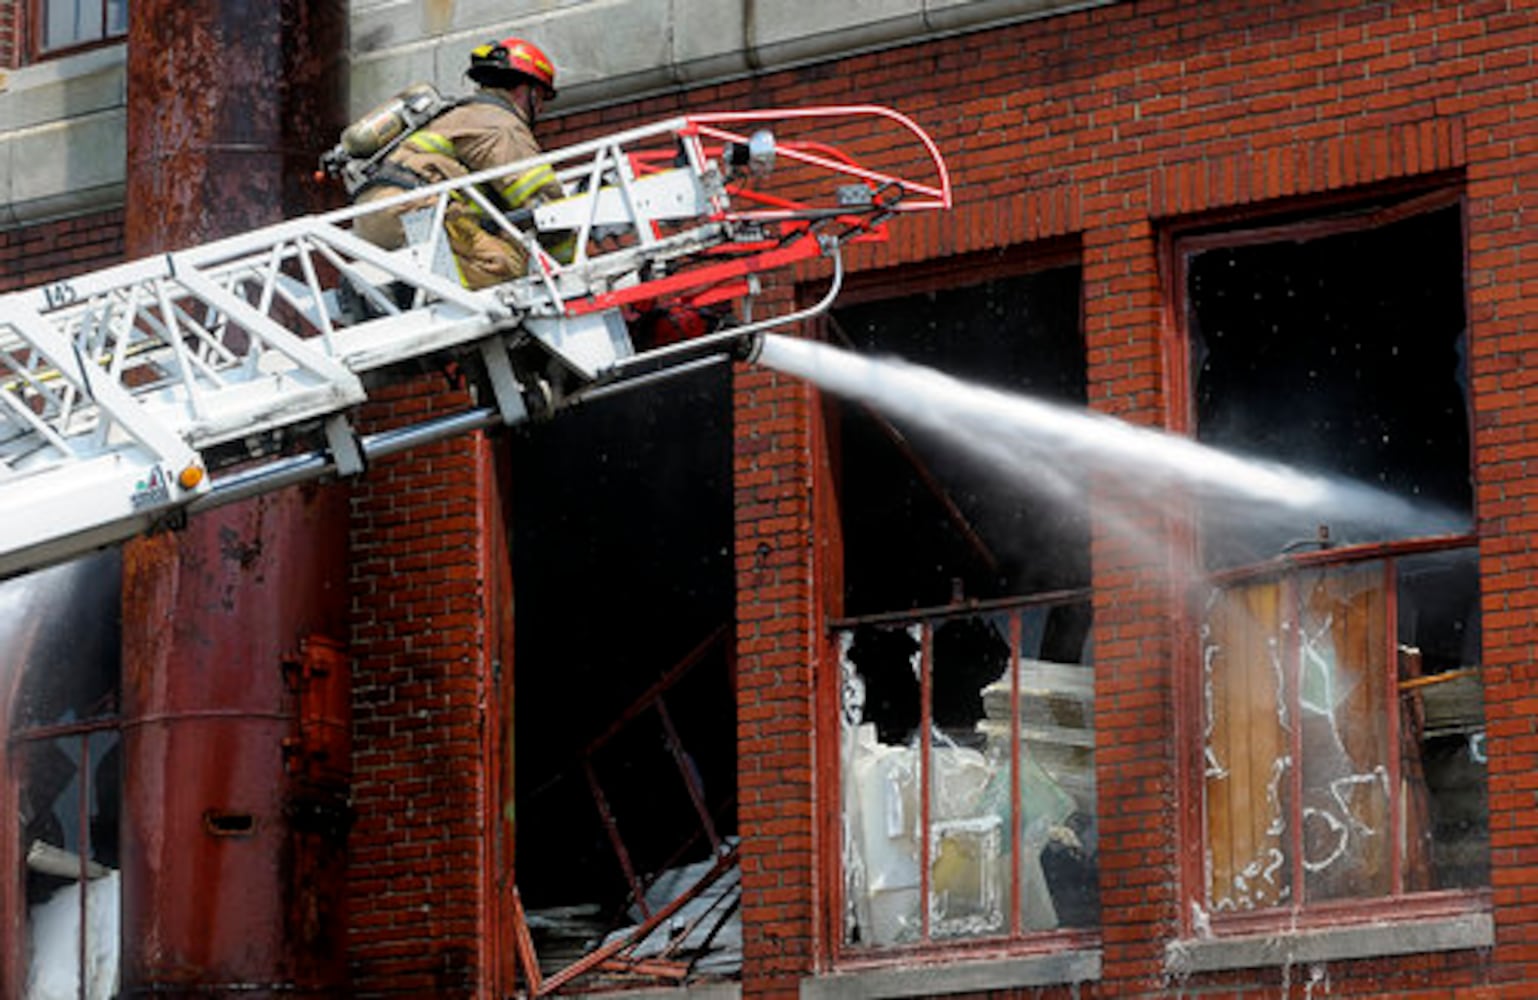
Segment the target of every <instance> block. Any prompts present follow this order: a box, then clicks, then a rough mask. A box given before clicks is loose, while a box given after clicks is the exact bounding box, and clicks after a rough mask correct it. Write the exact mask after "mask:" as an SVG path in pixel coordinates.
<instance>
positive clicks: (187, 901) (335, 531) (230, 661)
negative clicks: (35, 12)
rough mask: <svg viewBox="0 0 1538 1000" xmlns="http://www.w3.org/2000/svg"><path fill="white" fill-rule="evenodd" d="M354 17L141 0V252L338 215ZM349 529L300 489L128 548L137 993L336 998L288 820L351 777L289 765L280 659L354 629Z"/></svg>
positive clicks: (136, 233) (130, 243)
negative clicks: (333, 166) (326, 174)
mask: <svg viewBox="0 0 1538 1000" xmlns="http://www.w3.org/2000/svg"><path fill="white" fill-rule="evenodd" d="M346 23H347V4H346V2H345V0H207V2H200V3H186V2H184V0H135V2H134V3H133V4H131V5H130V7H129V25H128V56H127V59H128V67H127V76H128V93H127V105H128V142H127V153H128V155H127V165H126V181H127V183H126V192H125V222H124V229H125V242H126V250H127V253H128V256H129V257H143V256H147V255H149V254H152V253H156V252H161V251H169V250H175V249H178V248H182V247H187V246H191V245H194V244H197V243H202V242H206V241H208V240H210V239H214V238H217V237H221V236H226V235H231V234H234V233H238V232H242V231H245V230H248V229H251V228H254V227H257V226H261V225H266V224H269V223H272V222H276V221H278V220H280V219H282V218H285V217H288V216H293V215H298V214H303V213H309V212H314V211H318V210H321V209H323V208H326V207H328V206H326V205H324V204H322V201H323V200H324V197H325V196H324V195H323V193H322V190H321V189H320V188H319V187H318V186H316V184H315V182H314V181H313V178H312V172H311V168H312V165H313V163H314V161H315V157H316V156H317V155H318V153H319V152H320V150H322V149H324V148H325V147H326V146H328V145H330V143H331V141H332V139H333V138H334V136H335V134H336V131H337V130H338V129H339V128H340V126H341V124H342V122H341V118H342V108H343V107H344V105H345V93H344V86H345V69H346V66H345V51H346V50H345V45H346V42H345V39H346V34H345V31H346ZM347 528H348V513H347V498H346V494H345V492H340V491H338V490H336V489H316V488H306V489H290V490H285V491H283V492H280V493H274V494H271V495H268V496H264V497H261V498H259V499H255V500H250V501H247V502H245V503H241V504H236V505H231V506H229V507H226V508H225V509H223V510H221V511H218V512H217V513H215V514H210V515H205V516H202V517H199V518H196V519H194V520H193V521H192V522H191V523H190V524H189V525H188V527H187V529H186V530H185V531H183V532H180V533H177V534H175V535H165V536H157V537H155V538H151V539H146V540H141V541H136V542H132V543H129V545H127V546H126V547H125V551H124V593H123V717H124V726H123V746H124V757H125V768H124V773H125V780H124V798H125V803H126V805H125V810H124V813H125V823H124V827H125V828H124V831H123V852H122V854H123V858H122V861H123V919H124V926H125V927H129V928H132V929H133V933H131V934H125V935H124V939H123V969H122V995H123V996H125V997H140V996H151V995H155V996H163V995H167V994H175V995H186V994H197V995H204V994H223V993H230V992H239V993H242V994H254V995H258V996H260V995H280V994H281V995H283V996H317V997H319V996H336V995H341V994H344V993H345V992H346V956H345V951H344V948H345V935H344V934H343V932H342V931H343V929H342V927H341V926H340V921H339V920H328V919H325V918H327V917H328V916H331V915H334V914H336V913H338V912H340V900H341V898H342V897H343V895H344V888H345V887H344V886H343V884H342V883H341V878H342V873H343V872H344V871H345V866H344V865H342V864H341V859H342V855H341V853H340V848H339V847H338V845H337V843H336V835H335V833H334V831H333V832H331V833H329V834H328V833H327V832H326V830H325V829H324V827H325V824H320V825H319V827H320V828H318V829H311V828H305V829H301V828H300V821H299V820H297V819H296V818H295V817H298V816H315V815H318V814H319V815H323V814H324V813H325V805H324V803H325V801H326V797H327V796H328V795H329V796H332V797H337V796H341V797H343V799H345V793H346V790H345V787H343V785H344V783H345V778H334V777H332V776H327V777H326V778H325V779H324V780H320V781H319V782H318V783H317V779H316V778H315V775H313V774H311V773H309V772H308V771H307V770H306V769H305V768H303V767H296V766H295V759H296V758H295V756H294V750H295V748H296V747H299V748H301V749H302V747H303V745H304V741H305V740H306V739H307V738H309V737H310V736H312V735H314V734H315V733H316V732H318V730H317V728H316V727H315V726H314V725H312V724H311V725H307V724H306V721H305V715H306V710H305V708H304V705H305V703H306V698H308V697H311V695H310V694H307V692H306V689H305V688H304V686H303V684H301V683H299V681H298V679H297V678H299V677H300V676H301V675H303V673H304V672H303V671H300V672H298V673H297V674H296V672H295V671H294V670H293V669H286V664H288V665H291V664H292V663H293V662H294V658H295V657H296V656H299V655H300V652H299V651H300V650H301V649H303V648H304V644H305V641H306V637H307V636H309V635H311V634H314V633H319V634H324V635H331V636H336V637H341V636H343V635H345V627H346V589H347V588H346V581H347V548H346V537H347ZM344 679H345V678H344ZM328 690H329V688H328ZM332 696H333V697H334V693H333V695H332ZM344 709H345V705H344V706H343V708H342V709H338V710H336V711H335V712H332V713H331V714H336V715H342V714H344ZM300 759H301V762H302V757H301V758H300Z"/></svg>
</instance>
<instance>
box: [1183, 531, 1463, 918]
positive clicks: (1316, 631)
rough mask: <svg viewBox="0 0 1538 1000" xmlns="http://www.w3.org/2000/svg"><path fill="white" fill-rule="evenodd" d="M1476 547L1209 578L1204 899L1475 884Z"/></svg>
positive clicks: (1249, 902)
mask: <svg viewBox="0 0 1538 1000" xmlns="http://www.w3.org/2000/svg"><path fill="white" fill-rule="evenodd" d="M1476 565H1477V562H1476V554H1475V550H1473V549H1472V548H1467V547H1465V548H1451V549H1447V550H1445V551H1439V552H1431V553H1422V554H1416V555H1406V556H1402V557H1398V558H1392V559H1388V560H1371V561H1367V562H1360V563H1347V564H1344V565H1336V566H1323V567H1301V568H1299V569H1298V570H1296V571H1289V572H1285V573H1281V574H1273V575H1269V576H1267V577H1265V578H1262V579H1259V580H1252V581H1247V582H1239V583H1234V584H1229V585H1227V586H1224V587H1220V588H1215V589H1214V590H1213V591H1212V594H1211V598H1210V600H1209V602H1208V605H1207V611H1206V614H1205V617H1204V621H1203V630H1202V636H1203V643H1202V663H1203V665H1204V671H1203V701H1204V705H1205V712H1204V758H1203V759H1204V762H1205V792H1206V795H1205V806H1206V829H1207V845H1208V857H1209V859H1210V864H1209V868H1208V882H1207V898H1208V904H1209V906H1210V909H1211V912H1212V913H1214V914H1222V913H1225V912H1231V911H1238V910H1253V909H1263V908H1267V907H1274V906H1278V905H1286V904H1292V903H1296V904H1298V905H1305V904H1308V903H1315V902H1321V901H1326V900H1341V899H1370V898H1380V897H1386V896H1389V895H1392V894H1395V893H1399V892H1416V891H1425V890H1433V889H1451V888H1472V887H1476V886H1479V885H1482V884H1485V882H1486V881H1487V879H1488V840H1489V819H1488V812H1487V802H1486V792H1485V780H1486V779H1485V771H1484V750H1483V745H1484V714H1483V707H1482V699H1481V697H1480V687H1479V680H1478V657H1479V645H1478V644H1479V636H1478V627H1477V617H1476V614H1477V593H1478V590H1477V583H1478V581H1477V574H1476ZM1396 581H1397V583H1396ZM1391 621H1397V622H1398V634H1397V638H1396V639H1395V640H1394V641H1391V636H1390V632H1389V628H1390V625H1389V623H1390V622H1391ZM1391 656H1392V661H1391V659H1390V658H1391ZM1295 770H1296V771H1297V773H1294V771H1295ZM1299 877H1301V879H1302V884H1303V886H1304V893H1303V898H1302V899H1301V900H1295V898H1294V893H1293V888H1292V887H1293V886H1294V885H1296V884H1297V879H1298V878H1299Z"/></svg>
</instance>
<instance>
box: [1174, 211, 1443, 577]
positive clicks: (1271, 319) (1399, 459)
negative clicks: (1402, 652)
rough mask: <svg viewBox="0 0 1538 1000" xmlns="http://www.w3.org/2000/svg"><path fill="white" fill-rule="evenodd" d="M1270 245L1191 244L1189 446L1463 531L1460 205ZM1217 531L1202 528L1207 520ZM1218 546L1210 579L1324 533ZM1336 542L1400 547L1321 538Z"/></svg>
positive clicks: (1373, 215)
mask: <svg viewBox="0 0 1538 1000" xmlns="http://www.w3.org/2000/svg"><path fill="white" fill-rule="evenodd" d="M1274 233H1275V235H1274V238H1270V239H1257V240H1254V241H1251V240H1248V239H1245V240H1236V241H1235V242H1233V243H1230V244H1227V245H1222V244H1221V242H1220V241H1221V240H1222V237H1221V236H1219V237H1213V238H1211V239H1212V241H1213V242H1216V243H1218V244H1219V245H1210V244H1208V243H1203V242H1202V241H1200V240H1198V241H1192V243H1193V245H1194V247H1195V248H1194V249H1193V250H1192V251H1191V253H1190V256H1189V258H1188V260H1187V262H1186V267H1187V280H1186V290H1187V302H1186V310H1187V321H1188V324H1189V332H1190V344H1191V375H1192V385H1193V387H1194V404H1195V426H1196V433H1197V437H1198V438H1199V439H1200V440H1201V441H1202V442H1203V443H1205V444H1210V445H1213V446H1215V447H1218V448H1222V449H1226V450H1232V451H1235V452H1238V453H1241V454H1245V455H1249V456H1255V457H1262V458H1268V459H1274V460H1277V461H1280V462H1284V463H1286V464H1288V465H1292V466H1296V467H1298V468H1302V469H1306V470H1310V471H1317V472H1321V473H1326V474H1330V475H1334V476H1341V477H1346V478H1348V479H1351V480H1355V481H1357V482H1360V483H1364V484H1367V485H1369V486H1372V487H1375V488H1377V489H1381V490H1384V491H1387V492H1388V493H1391V494H1394V495H1396V496H1399V497H1402V498H1404V499H1406V500H1408V501H1410V502H1412V503H1413V504H1415V505H1417V506H1419V507H1421V508H1424V509H1425V510H1426V512H1427V513H1428V515H1441V516H1440V517H1439V518H1438V519H1439V520H1440V521H1441V522H1442V523H1444V524H1446V525H1448V526H1450V527H1456V528H1457V530H1467V529H1468V526H1469V525H1470V524H1471V523H1472V509H1473V491H1472V485H1471V479H1470V474H1469V472H1470V462H1469V455H1470V452H1469V405H1468V365H1467V355H1466V346H1465V345H1466V338H1465V330H1464V328H1465V319H1464V287H1463V234H1462V216H1461V212H1460V208H1459V206H1458V205H1456V204H1453V205H1447V206H1445V207H1442V208H1438V209H1435V210H1433V211H1425V212H1421V213H1419V214H1413V215H1408V216H1407V217H1401V216H1400V215H1399V214H1398V213H1396V212H1395V211H1394V210H1393V209H1392V208H1391V209H1380V210H1377V211H1372V212H1361V213H1356V214H1353V215H1350V216H1345V217H1341V218H1339V219H1334V220H1330V219H1326V220H1314V221H1312V222H1311V223H1300V224H1297V225H1295V226H1293V227H1290V228H1288V229H1286V230H1280V231H1274ZM1209 520H1211V519H1209ZM1244 527H1245V528H1246V529H1247V530H1244V531H1225V532H1223V533H1222V534H1219V533H1218V532H1217V531H1216V530H1215V528H1216V525H1215V524H1209V531H1208V532H1207V534H1206V536H1205V538H1204V543H1205V557H1206V560H1207V564H1208V565H1209V566H1225V565H1229V566H1231V565H1237V564H1242V563H1246V562H1254V561H1258V560H1261V559H1265V558H1269V557H1270V556H1273V555H1276V554H1277V553H1278V552H1279V551H1281V550H1282V549H1283V548H1284V547H1285V546H1287V545H1288V544H1289V543H1296V542H1297V541H1298V540H1300V539H1307V538H1312V537H1314V536H1315V535H1316V534H1317V531H1318V528H1319V527H1320V526H1319V525H1314V524H1307V523H1292V524H1281V525H1275V526H1272V527H1270V528H1268V529H1265V530H1259V531H1257V530H1255V525H1254V524H1253V522H1248V523H1246V524H1245V525H1244ZM1326 527H1328V528H1329V529H1330V531H1331V534H1332V536H1333V537H1334V538H1335V540H1337V541H1354V542H1361V541H1369V540H1379V539H1382V538H1385V537H1394V536H1395V535H1396V534H1399V533H1401V532H1400V531H1399V530H1397V529H1396V528H1395V526H1394V525H1393V524H1386V523H1373V522H1372V520H1371V518H1370V517H1369V518H1367V519H1365V520H1362V519H1359V520H1357V521H1356V522H1355V523H1351V524H1343V525H1330V526H1326Z"/></svg>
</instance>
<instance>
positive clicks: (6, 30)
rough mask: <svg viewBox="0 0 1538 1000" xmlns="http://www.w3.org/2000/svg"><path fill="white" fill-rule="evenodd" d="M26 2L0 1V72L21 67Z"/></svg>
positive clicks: (16, 0) (15, 0) (19, 0)
mask: <svg viewBox="0 0 1538 1000" xmlns="http://www.w3.org/2000/svg"><path fill="white" fill-rule="evenodd" d="M25 3H26V0H0V71H4V70H7V69H15V68H16V67H17V66H20V65H21V30H22V18H23V16H24V11H25V10H26V7H25Z"/></svg>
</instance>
